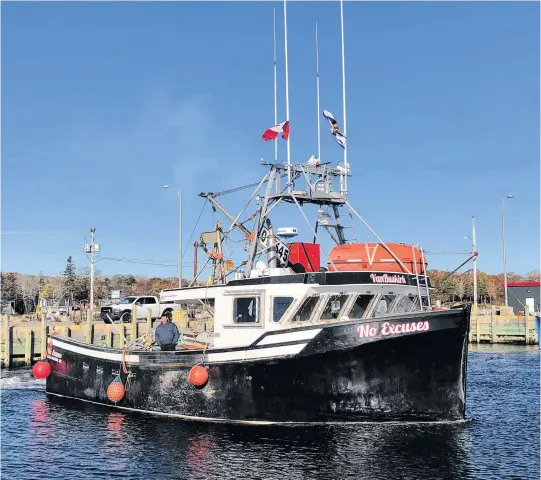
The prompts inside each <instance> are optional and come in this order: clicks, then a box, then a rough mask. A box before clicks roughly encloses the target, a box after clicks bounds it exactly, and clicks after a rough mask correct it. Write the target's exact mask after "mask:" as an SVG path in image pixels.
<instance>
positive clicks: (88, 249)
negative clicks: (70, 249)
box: [84, 228, 100, 310]
mask: <svg viewBox="0 0 541 480" xmlns="http://www.w3.org/2000/svg"><path fill="white" fill-rule="evenodd" d="M95 232H96V229H95V228H91V229H90V243H87V244H85V248H84V250H85V253H90V308H91V309H92V310H94V253H96V252H99V251H100V245H99V243H95V236H94V234H95Z"/></svg>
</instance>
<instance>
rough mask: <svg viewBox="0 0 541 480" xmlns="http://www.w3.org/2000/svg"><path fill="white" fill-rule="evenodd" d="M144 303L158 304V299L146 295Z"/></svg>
mask: <svg viewBox="0 0 541 480" xmlns="http://www.w3.org/2000/svg"><path fill="white" fill-rule="evenodd" d="M143 303H144V304H145V305H154V304H156V299H155V298H154V297H145V298H144V299H143Z"/></svg>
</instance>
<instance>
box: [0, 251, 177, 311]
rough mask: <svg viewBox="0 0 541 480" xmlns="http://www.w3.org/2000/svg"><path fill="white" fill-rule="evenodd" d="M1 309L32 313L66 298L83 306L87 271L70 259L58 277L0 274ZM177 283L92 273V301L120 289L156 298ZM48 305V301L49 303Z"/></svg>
mask: <svg viewBox="0 0 541 480" xmlns="http://www.w3.org/2000/svg"><path fill="white" fill-rule="evenodd" d="M0 281H1V291H2V297H1V300H2V302H1V303H2V308H4V307H5V306H7V305H12V306H13V308H14V310H15V312H16V313H21V314H22V313H32V312H35V311H36V309H37V308H38V305H39V304H40V300H41V299H46V300H49V301H52V302H53V303H54V302H56V301H59V300H61V299H65V298H67V299H69V300H70V302H71V304H72V305H80V306H82V307H86V306H87V305H88V303H89V301H90V268H89V267H84V268H80V269H78V268H76V265H75V263H74V261H73V259H72V257H71V256H70V257H68V259H67V261H66V267H65V268H64V270H63V271H62V272H61V273H59V274H58V275H57V276H45V275H43V274H42V273H41V272H40V273H39V274H38V275H23V274H19V273H16V272H6V273H4V272H2V273H1V280H0ZM177 284H178V279H176V278H144V277H135V276H133V275H114V276H103V275H102V274H101V272H100V271H99V270H97V269H95V270H94V299H95V301H98V300H106V299H110V298H111V291H113V290H121V291H122V294H123V295H124V296H126V295H142V294H147V295H157V294H159V292H160V291H161V290H163V289H165V288H171V287H174V286H176V285H177ZM49 303H50V302H49Z"/></svg>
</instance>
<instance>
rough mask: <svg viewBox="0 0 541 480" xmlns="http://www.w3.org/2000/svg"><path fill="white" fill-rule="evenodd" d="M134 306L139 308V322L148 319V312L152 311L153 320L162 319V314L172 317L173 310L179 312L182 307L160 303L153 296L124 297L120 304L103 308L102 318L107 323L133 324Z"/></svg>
mask: <svg viewBox="0 0 541 480" xmlns="http://www.w3.org/2000/svg"><path fill="white" fill-rule="evenodd" d="M132 305H136V306H137V320H141V319H144V318H147V310H148V309H149V308H150V309H151V310H152V318H153V319H155V318H160V317H161V316H162V314H164V313H165V314H166V315H169V316H171V315H172V311H173V310H178V309H179V308H180V305H178V304H175V303H173V302H167V303H160V300H159V299H158V297H155V296H152V295H133V296H129V297H123V298H121V299H120V301H119V302H118V303H113V304H110V305H106V306H104V307H101V310H100V318H101V319H102V320H103V321H104V322H105V323H111V322H114V323H129V322H131V314H132Z"/></svg>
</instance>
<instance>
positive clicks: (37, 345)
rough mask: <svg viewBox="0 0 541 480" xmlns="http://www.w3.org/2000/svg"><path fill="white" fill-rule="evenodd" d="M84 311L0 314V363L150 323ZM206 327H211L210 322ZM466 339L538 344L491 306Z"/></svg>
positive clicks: (185, 325)
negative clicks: (57, 338) (54, 316)
mask: <svg viewBox="0 0 541 480" xmlns="http://www.w3.org/2000/svg"><path fill="white" fill-rule="evenodd" d="M86 313H87V315H86V318H84V316H81V315H78V316H77V317H75V318H69V317H68V318H66V319H65V320H64V321H46V319H45V315H42V316H41V319H40V320H39V321H38V320H37V319H34V320H28V319H24V318H23V317H20V316H8V315H3V316H2V320H1V335H2V338H1V350H0V355H1V365H2V367H4V368H6V367H7V368H10V367H17V366H30V365H32V364H34V363H35V362H37V361H38V360H40V359H41V358H43V356H44V354H45V351H46V349H47V335H48V334H50V333H53V332H57V333H58V334H60V335H66V336H69V337H73V338H76V339H78V340H81V341H84V342H86V343H89V344H94V345H100V346H104V347H117V348H122V346H123V345H124V342H125V340H127V341H131V340H132V339H135V338H138V337H139V336H141V335H143V334H144V333H146V332H149V331H150V330H151V329H152V328H153V327H154V321H153V320H152V319H151V317H150V309H149V310H148V313H147V318H146V320H145V321H138V322H132V323H124V324H106V323H103V321H102V320H101V319H98V318H96V317H95V316H94V314H93V312H91V311H87V312H86ZM132 318H135V312H132ZM173 322H175V323H176V325H177V326H178V327H179V330H180V331H181V332H182V333H185V332H187V331H190V329H191V328H192V329H193V330H195V331H207V325H205V324H204V323H203V324H202V323H201V321H188V318H187V316H186V312H182V311H173ZM208 327H210V328H209V330H211V326H210V325H208ZM470 343H477V344H479V343H495V344H496V343H499V344H502V343H503V344H505V343H511V344H517V343H518V344H523V345H538V344H539V339H538V333H537V330H536V328H535V318H534V316H533V315H530V314H529V312H527V311H526V312H525V315H524V316H513V315H496V310H495V309H494V308H492V311H491V312H490V314H488V315H487V314H476V313H475V312H472V315H471V327H470Z"/></svg>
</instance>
